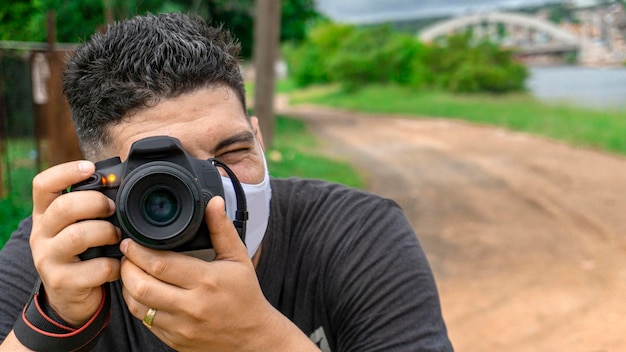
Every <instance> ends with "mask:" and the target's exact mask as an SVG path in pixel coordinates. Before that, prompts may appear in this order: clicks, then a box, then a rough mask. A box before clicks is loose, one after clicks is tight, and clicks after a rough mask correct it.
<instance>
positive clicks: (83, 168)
mask: <svg viewBox="0 0 626 352" xmlns="http://www.w3.org/2000/svg"><path fill="white" fill-rule="evenodd" d="M78 171H80V173H81V174H88V173H91V162H89V161H86V160H85V161H81V162H79V163H78Z"/></svg>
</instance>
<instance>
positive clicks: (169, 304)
mask: <svg viewBox="0 0 626 352" xmlns="http://www.w3.org/2000/svg"><path fill="white" fill-rule="evenodd" d="M121 278H122V283H123V284H124V285H123V293H124V295H125V296H124V297H125V300H126V301H127V302H128V306H129V309H130V310H131V311H136V312H141V311H142V310H143V308H142V307H141V306H149V307H154V308H159V309H164V308H165V309H173V308H174V307H176V306H177V305H178V304H180V300H179V299H177V297H181V295H183V294H184V292H186V291H187V290H185V289H182V288H180V287H177V286H174V285H171V284H169V283H167V282H163V281H161V280H159V279H157V278H155V277H153V276H151V275H149V274H147V273H146V272H145V271H143V270H142V269H141V268H140V267H138V266H136V265H135V264H134V263H133V262H131V261H130V260H128V259H127V258H123V259H122V261H121Z"/></svg>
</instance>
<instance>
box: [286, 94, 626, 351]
mask: <svg viewBox="0 0 626 352" xmlns="http://www.w3.org/2000/svg"><path fill="white" fill-rule="evenodd" d="M282 110H284V112H288V113H289V114H291V115H293V116H299V117H301V118H304V119H306V120H307V121H308V122H309V123H310V125H311V127H312V129H313V131H314V132H315V133H317V134H318V135H319V136H320V137H321V138H322V139H323V140H324V141H326V142H327V151H328V153H329V154H331V155H336V156H339V157H341V158H347V159H349V160H352V161H353V162H354V164H355V165H356V166H357V167H358V168H360V169H362V170H364V172H365V174H366V175H367V177H368V185H369V189H370V190H371V191H373V192H375V193H378V194H381V195H383V196H386V197H390V198H393V199H395V200H396V201H397V202H398V203H400V205H402V207H403V208H404V209H405V210H406V212H407V215H408V216H409V218H410V220H411V222H412V224H413V225H414V227H415V229H416V231H417V233H418V236H419V238H420V240H421V241H422V244H423V245H424V248H425V250H426V252H427V254H428V256H429V258H430V261H431V264H432V266H433V270H434V272H435V276H436V278H437V282H438V286H439V289H440V293H441V300H442V306H443V312H444V316H445V319H446V322H447V324H448V329H449V333H450V337H451V339H452V341H453V343H454V345H455V348H456V350H457V351H472V352H474V351H476V352H490V351H498V352H501V351H508V352H514V351H520V352H521V351H546V352H547V351H550V352H552V351H567V352H576V351H581V352H600V351H626V158H622V157H617V156H614V155H610V154H606V153H602V152H597V151H591V150H587V149H577V148H573V147H570V146H566V145H563V144H560V143H557V142H554V141H550V140H547V139H544V138H540V137H535V136H530V135H526V134H520V133H513V132H510V131H506V130H503V129H498V128H493V127H486V126H476V125H471V124H467V123H463V122H457V121H450V120H441V119H403V118H390V117H380V116H378V117H377V116H372V115H362V114H355V113H347V112H340V111H333V110H326V109H320V108H312V107H306V106H300V107H290V108H286V109H282Z"/></svg>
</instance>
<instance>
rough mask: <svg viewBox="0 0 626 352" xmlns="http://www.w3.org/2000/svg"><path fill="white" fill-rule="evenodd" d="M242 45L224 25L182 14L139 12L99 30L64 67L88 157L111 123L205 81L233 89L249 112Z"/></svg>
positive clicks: (95, 151)
mask: <svg viewBox="0 0 626 352" xmlns="http://www.w3.org/2000/svg"><path fill="white" fill-rule="evenodd" d="M239 50H240V44H239V43H238V42H237V40H236V39H234V38H233V37H232V36H231V35H230V33H229V32H228V31H226V30H224V29H223V28H222V27H221V26H218V27H213V26H210V25H209V24H208V23H207V22H205V21H204V20H203V19H201V18H199V17H195V16H190V15H185V14H181V13H168V14H161V15H150V14H149V15H146V16H137V17H134V18H131V19H128V20H124V21H121V22H118V23H116V24H114V25H112V26H109V27H108V29H107V31H106V32H105V33H96V34H94V35H93V36H92V37H91V39H90V40H89V41H87V42H85V43H83V44H82V45H81V46H79V47H78V48H77V49H76V51H75V52H74V53H73V55H72V56H71V57H70V58H69V59H68V62H67V68H66V70H65V72H64V74H63V90H64V93H65V95H66V96H67V99H68V101H69V104H70V108H71V113H72V120H73V122H74V126H75V128H76V133H77V135H78V140H79V143H80V146H81V150H82V152H83V154H84V156H85V157H86V158H88V159H92V160H93V159H95V158H96V157H98V152H99V150H100V148H102V147H104V146H107V145H109V142H110V135H109V134H108V127H109V126H111V125H112V124H115V123H118V122H119V121H121V120H122V119H123V118H125V117H128V116H131V115H132V114H133V113H135V112H137V111H140V110H142V109H144V108H147V107H150V106H154V105H156V104H157V103H158V102H159V101H161V100H162V99H167V98H173V97H177V96H180V95H181V94H185V93H191V92H193V91H195V90H198V89H201V88H212V87H229V88H231V89H232V90H233V91H234V92H236V94H237V96H238V98H239V99H240V100H241V103H242V106H243V110H244V114H246V115H247V113H246V101H245V91H244V82H243V77H242V75H241V72H240V69H239V58H238V55H239Z"/></svg>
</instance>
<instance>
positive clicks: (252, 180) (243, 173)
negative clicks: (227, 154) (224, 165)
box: [229, 157, 265, 185]
mask: <svg viewBox="0 0 626 352" xmlns="http://www.w3.org/2000/svg"><path fill="white" fill-rule="evenodd" d="M229 167H230V169H231V170H232V171H233V172H234V173H235V175H237V178H238V179H239V182H242V183H248V184H253V185H256V184H259V183H261V182H262V181H263V178H265V167H264V166H263V160H262V159H261V157H255V158H254V159H252V158H250V159H246V160H242V161H241V162H239V163H237V164H235V165H232V166H231V165H229Z"/></svg>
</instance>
